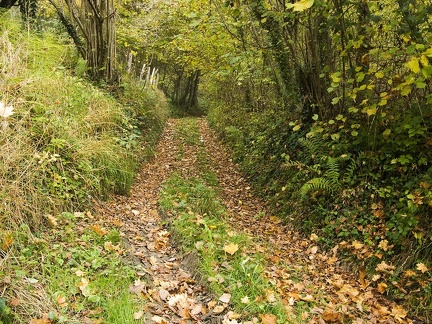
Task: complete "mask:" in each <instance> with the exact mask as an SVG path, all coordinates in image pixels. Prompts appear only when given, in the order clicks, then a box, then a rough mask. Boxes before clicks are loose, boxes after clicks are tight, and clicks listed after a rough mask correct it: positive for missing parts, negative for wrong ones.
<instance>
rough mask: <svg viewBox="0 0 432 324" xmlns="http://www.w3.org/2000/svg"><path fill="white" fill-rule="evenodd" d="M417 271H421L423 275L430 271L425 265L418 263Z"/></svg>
mask: <svg viewBox="0 0 432 324" xmlns="http://www.w3.org/2000/svg"><path fill="white" fill-rule="evenodd" d="M417 270H418V271H421V272H422V273H425V272H427V271H428V270H429V269H428V268H427V267H426V266H425V264H424V263H417Z"/></svg>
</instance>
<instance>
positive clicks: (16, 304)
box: [10, 298, 21, 307]
mask: <svg viewBox="0 0 432 324" xmlns="http://www.w3.org/2000/svg"><path fill="white" fill-rule="evenodd" d="M10 304H11V305H12V306H13V307H17V306H18V305H19V304H21V302H20V300H19V299H18V298H12V299H11V301H10Z"/></svg>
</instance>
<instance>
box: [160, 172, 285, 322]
mask: <svg viewBox="0 0 432 324" xmlns="http://www.w3.org/2000/svg"><path fill="white" fill-rule="evenodd" d="M163 188H164V189H163V191H162V193H161V199H160V206H161V208H162V209H163V210H164V211H165V212H166V213H169V214H173V215H175V216H174V218H173V219H172V220H170V225H171V228H172V231H173V233H174V237H175V238H176V239H177V240H178V241H179V242H180V243H181V246H182V248H183V249H184V251H185V252H194V253H196V254H197V256H198V259H199V261H198V263H199V266H198V271H199V273H200V274H201V275H202V276H203V277H204V278H206V280H207V281H208V286H209V288H210V290H211V291H212V292H213V293H214V294H215V297H219V296H220V295H221V294H223V293H225V292H229V293H230V294H231V304H232V306H233V307H234V310H235V311H237V312H239V313H241V314H243V315H245V316H247V317H253V316H257V315H258V314H267V313H270V314H274V315H276V316H277V318H278V319H279V320H281V321H282V320H286V319H287V318H286V317H285V314H284V311H283V308H284V306H283V305H282V302H281V301H280V300H277V295H276V293H275V291H274V289H275V287H273V286H272V285H271V283H270V282H269V281H268V280H267V279H265V277H264V276H263V267H262V264H263V262H264V260H263V257H262V256H261V255H260V254H259V253H258V252H256V251H255V249H254V244H253V242H252V241H251V239H250V238H248V237H247V236H246V235H244V234H238V233H236V232H235V231H234V230H233V229H232V228H231V227H230V226H229V225H228V223H227V220H226V218H227V215H226V210H225V208H224V207H223V205H222V203H221V202H220V200H219V198H218V196H217V190H215V189H214V188H212V187H210V186H209V185H208V184H207V183H206V182H205V180H204V179H200V178H191V179H182V178H180V177H179V176H178V175H173V176H172V177H171V178H170V179H168V181H167V182H166V183H165V184H164V187H163ZM231 245H235V246H237V247H238V250H237V251H236V252H235V253H233V254H232V255H231V254H230V253H227V252H226V251H225V250H224V248H226V247H228V246H231Z"/></svg>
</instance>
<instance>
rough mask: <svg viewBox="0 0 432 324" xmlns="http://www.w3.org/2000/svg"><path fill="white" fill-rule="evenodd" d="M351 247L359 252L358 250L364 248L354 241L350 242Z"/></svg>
mask: <svg viewBox="0 0 432 324" xmlns="http://www.w3.org/2000/svg"><path fill="white" fill-rule="evenodd" d="M352 246H353V248H354V249H356V250H359V249H361V248H362V247H363V246H364V244H363V243H360V242H359V241H357V240H355V241H354V242H352Z"/></svg>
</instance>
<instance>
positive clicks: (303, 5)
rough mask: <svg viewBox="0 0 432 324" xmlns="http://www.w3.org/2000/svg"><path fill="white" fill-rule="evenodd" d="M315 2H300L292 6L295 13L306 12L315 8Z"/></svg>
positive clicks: (310, 0)
mask: <svg viewBox="0 0 432 324" xmlns="http://www.w3.org/2000/svg"><path fill="white" fill-rule="evenodd" d="M314 2H315V0H300V1H299V2H296V3H294V4H293V5H292V8H293V11H299V12H301V11H305V10H306V9H309V8H310V7H312V6H313V4H314Z"/></svg>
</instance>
